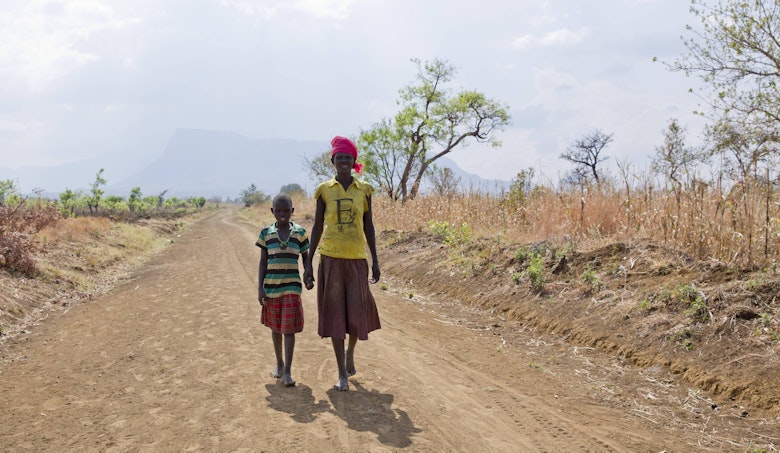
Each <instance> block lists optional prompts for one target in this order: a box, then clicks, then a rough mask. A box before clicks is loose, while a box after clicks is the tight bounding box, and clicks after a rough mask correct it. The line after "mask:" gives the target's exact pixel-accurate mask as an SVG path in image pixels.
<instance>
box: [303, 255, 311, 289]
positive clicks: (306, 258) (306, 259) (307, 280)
mask: <svg viewBox="0 0 780 453" xmlns="http://www.w3.org/2000/svg"><path fill="white" fill-rule="evenodd" d="M301 260H302V261H303V264H304V267H305V266H306V263H308V262H309V251H308V250H307V251H305V252H301ZM303 284H304V285H306V289H312V288H314V276H313V275H312V276H311V278H306V273H304V275H303Z"/></svg>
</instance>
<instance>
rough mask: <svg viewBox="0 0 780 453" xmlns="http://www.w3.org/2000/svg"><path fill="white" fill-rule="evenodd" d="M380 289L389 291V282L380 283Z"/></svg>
mask: <svg viewBox="0 0 780 453" xmlns="http://www.w3.org/2000/svg"><path fill="white" fill-rule="evenodd" d="M379 289H381V290H382V291H387V283H382V284H381V285H379Z"/></svg>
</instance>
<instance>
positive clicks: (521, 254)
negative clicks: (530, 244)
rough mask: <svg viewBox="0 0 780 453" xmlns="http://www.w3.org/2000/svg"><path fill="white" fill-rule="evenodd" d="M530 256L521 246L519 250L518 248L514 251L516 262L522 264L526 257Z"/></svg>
mask: <svg viewBox="0 0 780 453" xmlns="http://www.w3.org/2000/svg"><path fill="white" fill-rule="evenodd" d="M530 256H531V254H530V253H529V251H528V249H526V248H525V247H523V248H521V249H520V250H518V251H517V252H515V261H516V262H517V263H518V264H523V263H525V262H526V261H527V260H528V258H529V257H530Z"/></svg>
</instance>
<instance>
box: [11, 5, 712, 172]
mask: <svg viewBox="0 0 780 453" xmlns="http://www.w3.org/2000/svg"><path fill="white" fill-rule="evenodd" d="M688 6H689V2H687V1H683V0H550V1H542V0H482V1H475V0H469V1H465V0H278V1H276V0H117V1H110V2H109V1H97V0H73V1H70V0H63V1H47V0H41V1H38V0H27V1H17V0H0V43H2V44H0V167H10V168H16V167H19V166H25V165H46V166H49V165H58V164H61V163H65V162H72V161H77V160H81V159H86V158H92V157H96V156H105V158H106V161H107V162H108V161H112V162H113V161H117V160H120V161H121V160H124V161H125V162H138V161H151V160H152V159H153V158H154V157H155V156H157V155H159V154H161V153H162V152H163V150H164V148H165V144H166V142H167V140H168V138H169V137H170V136H171V135H172V133H173V131H174V130H175V129H176V128H197V129H217V130H225V131H232V132H237V133H240V134H243V135H245V136H246V137H248V138H252V139H263V138H292V139H313V140H323V141H327V140H329V139H330V138H331V137H332V136H333V135H356V134H357V133H358V132H359V130H360V128H368V127H370V126H371V125H372V124H373V123H375V122H377V121H379V120H380V119H381V118H383V117H390V116H392V115H393V114H394V112H395V111H396V108H397V105H396V103H395V101H396V99H397V97H398V90H399V89H400V88H401V87H402V86H404V85H405V84H408V83H410V82H413V81H414V79H415V75H416V67H415V66H414V64H413V63H411V62H410V59H412V58H419V59H421V60H430V59H433V58H443V59H447V60H448V61H449V62H450V63H451V64H453V65H454V66H455V67H457V68H458V73H457V75H456V78H455V80H454V83H453V86H454V87H456V88H460V87H462V88H466V89H475V90H478V91H481V92H483V93H485V94H486V95H487V96H489V97H491V98H494V99H496V100H499V101H501V102H503V103H505V104H507V105H508V106H509V107H510V111H511V114H512V125H511V127H509V128H508V129H506V130H505V131H504V132H503V133H501V134H500V137H501V139H502V140H503V142H504V146H503V147H502V148H500V149H496V150H493V149H489V148H488V149H486V150H483V149H482V148H479V147H474V146H472V147H468V148H465V149H461V150H458V151H456V152H454V153H452V154H451V155H450V157H451V158H452V159H453V160H455V161H456V162H457V163H458V164H459V165H460V166H461V167H462V168H463V169H465V170H467V171H471V172H473V173H477V174H479V175H481V176H483V177H486V178H500V179H511V178H512V177H513V176H514V175H515V174H516V173H517V172H518V171H519V170H520V169H524V168H527V167H534V168H536V170H537V172H541V173H543V174H545V175H547V176H550V177H553V178H556V179H557V175H558V174H559V173H560V172H561V171H562V170H564V169H567V168H568V164H566V163H565V162H563V161H561V160H560V159H559V157H558V156H559V155H560V153H561V152H563V151H564V150H565V149H566V147H567V146H568V145H569V144H570V143H571V142H572V141H573V140H574V139H576V138H578V137H581V136H582V135H584V134H585V133H587V132H589V131H591V130H594V129H597V128H598V129H601V130H603V131H605V132H611V133H614V137H615V140H614V142H613V143H612V144H611V145H610V147H609V148H608V149H607V150H606V151H605V153H606V154H607V155H609V156H611V158H610V159H611V161H612V162H613V163H614V162H615V161H616V160H628V161H630V162H632V163H634V164H635V165H637V166H644V165H646V163H647V161H648V159H649V156H650V155H651V154H652V153H653V152H654V149H655V147H656V146H658V145H659V144H660V143H661V141H662V130H663V129H664V127H665V126H666V124H667V122H668V120H669V119H670V118H673V117H674V118H678V119H679V120H680V121H681V122H682V124H684V125H688V126H689V129H690V132H691V135H692V136H695V135H696V134H697V133H698V130H699V127H700V125H699V122H698V120H696V119H695V118H694V116H693V115H692V113H691V112H692V111H693V110H694V109H695V108H696V98H695V97H694V96H693V95H692V94H689V93H688V92H687V90H688V88H690V87H692V86H695V85H696V84H697V82H698V81H697V80H696V79H693V78H686V77H685V76H684V75H683V74H681V73H672V72H669V71H668V70H666V68H665V67H664V66H663V65H662V64H660V63H654V62H653V61H652V60H653V57H658V58H659V59H662V60H667V61H670V60H673V59H674V58H675V57H679V56H681V55H682V54H683V52H684V51H685V48H684V46H683V45H682V41H681V40H680V36H681V35H682V34H684V33H685V25H686V24H691V25H693V24H695V22H696V21H695V18H694V17H693V16H691V15H690V13H689V12H688Z"/></svg>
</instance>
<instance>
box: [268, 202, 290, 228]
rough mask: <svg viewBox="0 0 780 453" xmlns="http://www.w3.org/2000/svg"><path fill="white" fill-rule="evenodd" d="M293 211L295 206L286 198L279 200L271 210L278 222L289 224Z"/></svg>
mask: <svg viewBox="0 0 780 453" xmlns="http://www.w3.org/2000/svg"><path fill="white" fill-rule="evenodd" d="M293 211H295V208H293V207H292V204H291V203H289V202H287V201H285V200H279V201H277V202H276V203H274V206H273V207H272V208H271V212H272V213H273V214H274V217H275V218H276V223H278V224H279V225H287V224H288V223H290V217H292V213H293Z"/></svg>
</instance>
